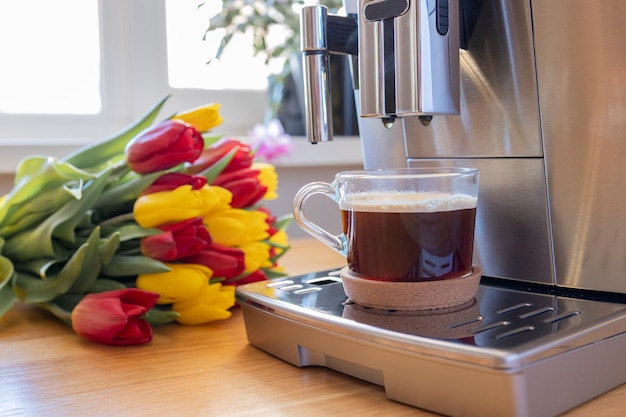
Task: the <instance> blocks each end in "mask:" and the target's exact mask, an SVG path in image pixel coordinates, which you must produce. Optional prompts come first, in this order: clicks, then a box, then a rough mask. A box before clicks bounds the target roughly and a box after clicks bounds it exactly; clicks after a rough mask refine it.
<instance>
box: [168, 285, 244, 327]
mask: <svg viewBox="0 0 626 417" xmlns="http://www.w3.org/2000/svg"><path fill="white" fill-rule="evenodd" d="M234 305H235V286H233V285H222V284H219V283H215V284H209V285H206V286H204V287H202V289H201V290H200V291H199V292H198V294H196V295H195V296H194V297H192V298H188V299H186V300H182V301H179V302H176V303H174V304H172V310H174V311H176V312H177V313H179V316H178V317H177V318H176V321H177V322H179V323H181V324H202V323H208V322H210V321H214V320H223V319H227V318H229V317H230V316H231V312H230V311H228V309H229V308H231V307H232V306H234Z"/></svg>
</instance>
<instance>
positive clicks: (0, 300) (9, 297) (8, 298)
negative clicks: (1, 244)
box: [0, 238, 15, 317]
mask: <svg viewBox="0 0 626 417" xmlns="http://www.w3.org/2000/svg"><path fill="white" fill-rule="evenodd" d="M0 240H2V238H0ZM14 272H15V269H14V267H13V262H11V260H10V259H8V258H5V257H4V256H0V317H2V315H3V314H4V313H6V312H7V311H8V310H9V309H10V308H11V307H12V306H13V304H14V303H15V293H14V292H13V288H12V287H11V285H10V283H11V279H12V278H13V274H14Z"/></svg>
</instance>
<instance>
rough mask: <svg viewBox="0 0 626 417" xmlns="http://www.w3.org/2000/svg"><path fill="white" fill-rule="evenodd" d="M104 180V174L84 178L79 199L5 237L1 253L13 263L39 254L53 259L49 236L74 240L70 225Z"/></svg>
mask: <svg viewBox="0 0 626 417" xmlns="http://www.w3.org/2000/svg"><path fill="white" fill-rule="evenodd" d="M106 181H107V175H106V174H103V175H101V176H100V177H98V178H94V179H93V180H91V181H88V182H87V183H86V185H85V188H84V190H83V193H82V198H81V199H80V200H71V201H68V202H67V203H66V204H65V205H63V206H62V207H61V208H59V209H58V210H57V211H56V212H55V213H54V214H52V215H50V216H49V217H48V218H47V219H46V220H44V221H43V222H41V223H40V224H39V225H38V226H37V227H36V228H34V229H27V230H24V231H22V232H20V233H19V234H17V235H15V236H13V237H11V238H10V239H8V240H7V242H6V245H5V247H4V254H5V255H6V256H8V257H9V258H11V259H13V260H14V261H17V262H23V261H28V260H30V259H36V258H39V257H44V258H45V257H47V258H55V257H57V256H58V254H57V253H55V251H54V249H55V245H54V244H53V239H52V237H53V236H55V237H58V238H60V239H62V240H65V241H68V242H70V243H71V242H74V241H75V238H76V237H75V232H74V228H75V226H76V224H77V223H79V222H80V220H81V218H82V217H83V216H84V215H85V213H86V212H87V210H88V209H89V208H90V206H91V204H92V203H93V201H94V200H95V199H96V198H97V197H98V195H99V194H100V192H102V189H103V187H104V185H105V184H106Z"/></svg>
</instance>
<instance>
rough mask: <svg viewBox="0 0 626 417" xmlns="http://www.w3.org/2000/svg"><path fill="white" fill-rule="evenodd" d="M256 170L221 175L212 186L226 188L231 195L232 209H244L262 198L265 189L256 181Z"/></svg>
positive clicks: (257, 171)
mask: <svg viewBox="0 0 626 417" xmlns="http://www.w3.org/2000/svg"><path fill="white" fill-rule="evenodd" d="M259 172H260V171H259V170H258V169H249V168H244V169H240V170H237V171H233V172H228V173H221V174H220V175H218V176H217V178H216V179H215V181H213V185H218V186H220V187H223V188H226V189H227V190H228V191H230V192H231V193H232V194H233V200H232V201H231V203H230V205H231V206H232V207H233V208H246V207H250V206H252V205H254V203H256V202H257V201H259V200H260V199H262V198H263V196H264V195H265V193H266V192H267V187H266V186H265V185H263V184H261V182H260V181H259V179H258V175H259Z"/></svg>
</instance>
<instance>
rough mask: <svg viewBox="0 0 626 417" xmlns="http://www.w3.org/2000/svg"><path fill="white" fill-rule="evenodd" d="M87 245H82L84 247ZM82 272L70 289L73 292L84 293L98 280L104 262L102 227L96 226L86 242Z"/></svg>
mask: <svg viewBox="0 0 626 417" xmlns="http://www.w3.org/2000/svg"><path fill="white" fill-rule="evenodd" d="M84 246H85V245H83V246H81V247H84ZM86 246H87V248H86V249H85V256H84V257H83V265H82V267H81V271H80V274H79V275H78V277H77V278H76V280H75V281H74V283H73V284H72V286H71V287H70V289H69V292H71V293H78V294H84V293H85V292H87V290H88V289H89V288H90V287H91V286H92V285H93V284H94V282H96V280H97V279H98V275H99V274H100V270H101V269H102V262H101V260H100V228H99V227H96V228H95V229H94V230H93V232H91V235H90V236H89V239H87V243H86Z"/></svg>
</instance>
